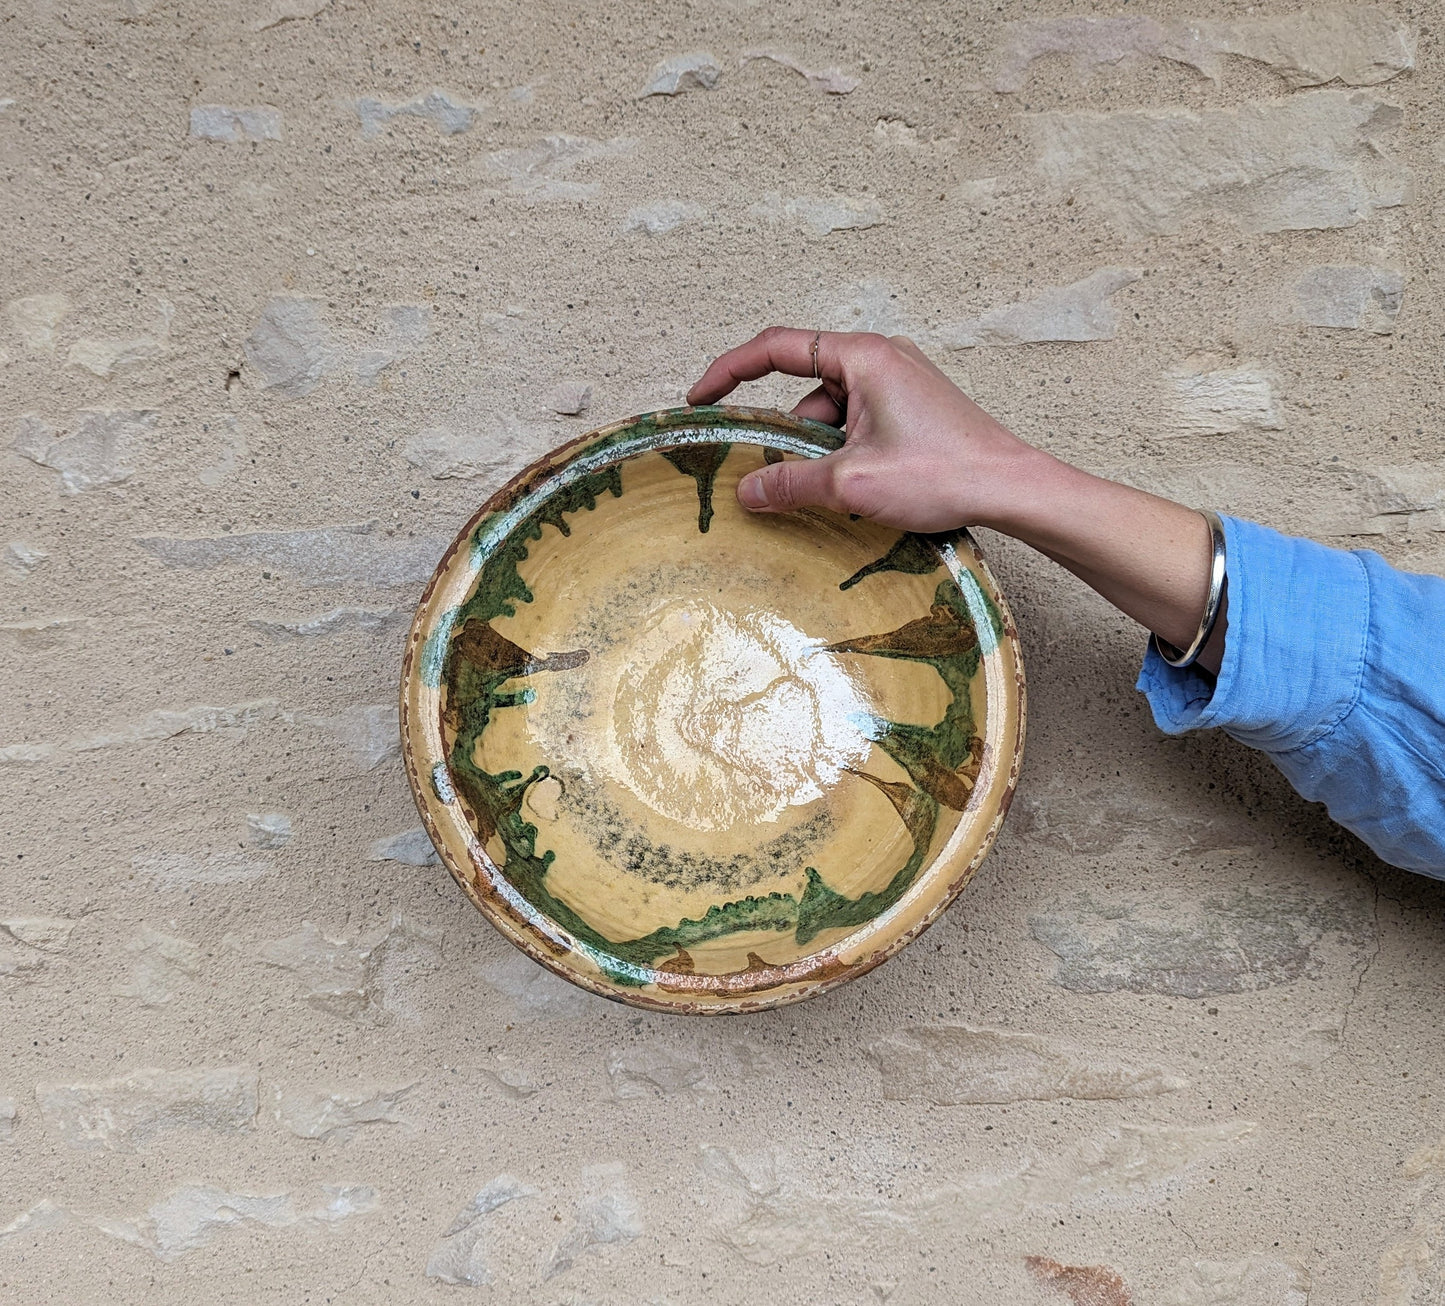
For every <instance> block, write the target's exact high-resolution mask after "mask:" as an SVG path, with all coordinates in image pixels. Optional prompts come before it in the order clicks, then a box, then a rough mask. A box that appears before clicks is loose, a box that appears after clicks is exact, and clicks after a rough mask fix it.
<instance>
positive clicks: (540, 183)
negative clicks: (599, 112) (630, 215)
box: [487, 133, 637, 203]
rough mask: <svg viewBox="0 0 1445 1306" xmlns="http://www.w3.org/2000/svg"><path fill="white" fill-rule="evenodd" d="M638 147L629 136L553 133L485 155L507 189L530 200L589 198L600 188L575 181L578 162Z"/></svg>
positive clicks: (489, 165)
mask: <svg viewBox="0 0 1445 1306" xmlns="http://www.w3.org/2000/svg"><path fill="white" fill-rule="evenodd" d="M636 148H637V141H636V140H635V139H633V138H632V137H625V136H617V137H614V138H612V139H611V140H606V141H598V140H593V139H592V138H591V137H588V136H568V135H565V134H562V133H554V134H552V135H550V136H543V137H540V138H539V139H537V140H535V141H533V142H532V143H531V144H529V145H521V146H517V147H516V148H514V149H507V150H497V151H495V152H494V153H492V154H489V155H488V156H487V171H488V172H489V173H490V174H491V175H492V176H493V177H496V178H498V179H499V180H502V181H505V182H506V183H507V189H508V190H509V191H510V193H511V194H513V195H518V196H520V197H522V198H523V199H525V200H526V201H527V202H529V203H540V202H547V201H552V200H574V201H578V200H589V199H592V198H594V197H595V196H596V195H597V194H598V193H599V192H600V191H601V189H602V188H601V186H600V185H599V184H598V183H597V182H584V181H575V180H573V178H572V173H573V172H574V171H575V170H576V169H577V167H578V166H579V165H584V164H590V163H594V162H596V161H598V160H603V159H613V158H619V157H622V156H624V155H628V154H631V153H632V152H633V151H634V150H635V149H636Z"/></svg>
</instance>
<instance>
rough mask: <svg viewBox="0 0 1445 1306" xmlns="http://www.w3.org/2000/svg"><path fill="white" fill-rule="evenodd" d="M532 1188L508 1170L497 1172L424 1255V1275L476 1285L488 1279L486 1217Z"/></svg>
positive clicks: (524, 1194)
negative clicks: (505, 1172) (427, 1254)
mask: <svg viewBox="0 0 1445 1306" xmlns="http://www.w3.org/2000/svg"><path fill="white" fill-rule="evenodd" d="M536 1192H537V1190H536V1189H535V1188H531V1187H528V1186H527V1185H526V1184H524V1183H522V1181H521V1180H519V1179H515V1178H513V1177H512V1176H511V1175H509V1174H502V1175H498V1176H497V1177H496V1178H495V1179H493V1180H491V1181H490V1182H489V1183H487V1184H486V1185H485V1186H483V1187H482V1188H481V1190H480V1191H479V1192H478V1193H477V1195H476V1196H475V1197H473V1198H472V1200H471V1201H470V1202H468V1203H467V1204H466V1205H465V1206H464V1207H462V1209H461V1210H460V1211H458V1212H457V1216H456V1218H455V1219H454V1220H453V1221H452V1222H451V1225H450V1226H449V1227H448V1229H447V1231H446V1233H444V1234H443V1235H442V1237H441V1240H440V1241H439V1242H438V1243H437V1245H436V1246H435V1247H434V1248H433V1249H432V1253H431V1255H430V1256H429V1257H428V1258H427V1263H426V1272H427V1277H428V1278H432V1279H440V1280H441V1281H442V1282H443V1283H452V1284H458V1285H460V1286H464V1287H469V1288H480V1287H483V1286H484V1285H486V1284H489V1283H491V1282H492V1273H491V1270H490V1269H489V1268H488V1266H487V1256H486V1253H487V1248H486V1241H485V1240H486V1236H487V1225H488V1221H487V1217H488V1216H489V1215H491V1213H492V1212H493V1211H495V1210H497V1209H498V1208H499V1207H502V1206H505V1205H506V1204H507V1203H508V1202H515V1201H518V1200H519V1199H521V1198H523V1197H533V1196H535V1195H536Z"/></svg>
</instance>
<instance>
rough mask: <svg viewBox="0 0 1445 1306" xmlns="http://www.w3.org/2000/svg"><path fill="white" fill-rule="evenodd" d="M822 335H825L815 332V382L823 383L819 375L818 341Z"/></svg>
mask: <svg viewBox="0 0 1445 1306" xmlns="http://www.w3.org/2000/svg"><path fill="white" fill-rule="evenodd" d="M822 335H823V333H822V332H821V331H814V332H813V380H815V381H821V380H822V379H823V378H822V376H820V375H819V373H818V341H819V339H821V337H822Z"/></svg>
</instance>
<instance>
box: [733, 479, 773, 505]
mask: <svg viewBox="0 0 1445 1306" xmlns="http://www.w3.org/2000/svg"><path fill="white" fill-rule="evenodd" d="M738 498H739V499H741V500H742V502H743V507H745V508H761V507H764V506H765V505H766V504H767V502H768V492H767V490H765V489H764V488H763V478H762V477H761V476H758V475H756V474H754V475H752V476H744V477H743V479H742V480H741V481H739V482H738Z"/></svg>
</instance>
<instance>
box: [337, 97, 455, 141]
mask: <svg viewBox="0 0 1445 1306" xmlns="http://www.w3.org/2000/svg"><path fill="white" fill-rule="evenodd" d="M480 111H481V110H480V106H478V105H474V104H466V103H464V102H463V101H461V100H457V99H454V98H453V97H452V96H451V95H450V94H448V93H447V92H446V91H440V90H432V91H428V92H427V94H425V95H421V96H418V97H417V98H416V99H414V100H407V101H405V102H403V103H401V104H388V103H387V102H386V101H385V100H378V99H377V98H376V97H375V96H370V95H364V96H362V97H361V99H359V100H357V102H356V115H357V117H358V118H360V119H361V134H362V135H363V136H365V137H367V138H368V139H370V138H374V137H377V136H380V135H381V133H382V132H383V131H385V130H386V128H387V127H389V126H390V125H391V124H392V123H393V122H395V121H396V120H397V119H398V118H420V119H421V120H422V121H423V122H429V123H431V124H432V125H433V126H434V127H436V129H437V131H439V132H440V133H441V134H442V135H443V136H459V135H460V134H461V133H462V132H465V131H471V129H472V128H473V127H474V126H475V125H476V121H477V117H478V115H479V113H480Z"/></svg>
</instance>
